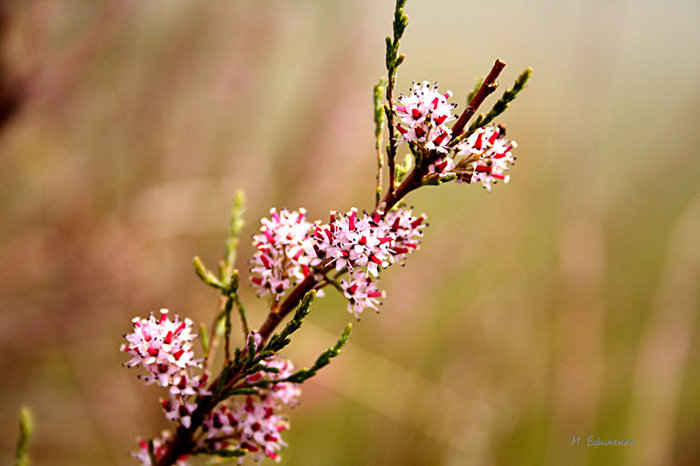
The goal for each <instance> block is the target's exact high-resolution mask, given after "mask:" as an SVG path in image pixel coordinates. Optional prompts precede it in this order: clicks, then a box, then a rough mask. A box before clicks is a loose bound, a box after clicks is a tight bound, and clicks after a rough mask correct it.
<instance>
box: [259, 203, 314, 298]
mask: <svg viewBox="0 0 700 466" xmlns="http://www.w3.org/2000/svg"><path fill="white" fill-rule="evenodd" d="M260 222H261V223H262V227H261V228H260V230H261V231H262V234H259V235H255V236H254V237H253V246H254V247H255V248H256V249H257V252H256V253H255V255H254V256H253V260H252V261H251V263H252V269H251V272H252V274H253V276H252V277H251V278H250V280H251V281H252V282H253V286H255V287H256V288H257V294H258V296H265V295H266V294H268V293H269V294H271V295H272V296H273V298H274V299H275V300H279V299H280V297H281V296H282V295H284V293H285V292H286V291H287V290H288V289H289V288H291V287H292V286H294V285H295V284H296V282H297V281H298V280H301V279H303V278H304V277H305V276H306V275H308V274H309V261H310V260H311V259H310V258H309V257H308V256H307V255H306V252H305V251H306V249H308V247H309V246H310V243H311V238H309V236H308V232H309V230H310V229H311V227H312V225H311V224H310V223H309V222H307V221H306V211H305V210H304V209H299V211H292V212H289V211H288V210H287V209H282V211H281V212H279V213H278V212H277V211H276V210H275V209H272V210H270V218H269V219H268V218H263V219H262V220H261V221H260Z"/></svg>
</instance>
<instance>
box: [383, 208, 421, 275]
mask: <svg viewBox="0 0 700 466" xmlns="http://www.w3.org/2000/svg"><path fill="white" fill-rule="evenodd" d="M425 219H426V216H425V214H423V215H421V216H420V217H414V216H413V210H412V209H408V208H406V207H400V208H398V209H396V210H393V211H391V212H389V213H388V214H386V216H385V217H384V222H385V223H386V225H387V226H388V231H389V232H391V234H392V235H393V237H394V238H395V239H394V245H393V247H392V250H391V251H392V253H391V255H390V256H389V260H390V261H391V262H392V263H394V262H398V261H401V260H404V259H405V258H406V256H407V255H408V254H410V253H411V252H413V251H415V250H417V249H418V248H419V247H420V239H419V238H421V237H422V236H423V232H422V231H421V230H422V229H423V228H425V226H426V223H425Z"/></svg>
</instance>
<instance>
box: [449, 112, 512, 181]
mask: <svg viewBox="0 0 700 466" xmlns="http://www.w3.org/2000/svg"><path fill="white" fill-rule="evenodd" d="M515 147H517V144H516V143H515V141H509V140H507V139H505V128H503V127H500V126H499V127H495V126H493V125H491V126H486V127H482V128H479V129H478V130H477V131H475V132H474V133H473V134H472V135H471V136H469V137H468V138H467V139H466V140H465V141H462V142H461V143H460V144H458V145H457V148H456V150H458V151H459V155H463V156H465V159H463V161H464V162H466V163H465V164H463V163H462V161H460V163H459V165H460V168H459V169H458V170H457V171H458V178H457V182H465V183H476V182H479V181H480V182H481V183H482V184H483V185H484V188H486V189H487V190H488V191H489V192H491V183H496V182H498V181H499V180H501V181H503V182H504V183H507V182H508V179H509V176H508V175H505V174H504V172H506V171H507V170H508V169H509V168H510V165H512V164H513V162H514V161H515V157H513V155H512V153H511V150H512V149H514V148H515ZM462 165H464V166H462Z"/></svg>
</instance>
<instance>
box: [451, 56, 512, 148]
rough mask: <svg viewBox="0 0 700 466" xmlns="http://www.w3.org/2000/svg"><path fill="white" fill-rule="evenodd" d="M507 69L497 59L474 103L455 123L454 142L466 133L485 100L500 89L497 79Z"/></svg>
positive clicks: (453, 130) (503, 63) (470, 103)
mask: <svg viewBox="0 0 700 466" xmlns="http://www.w3.org/2000/svg"><path fill="white" fill-rule="evenodd" d="M505 67H506V64H505V62H502V61H501V59H500V58H499V59H497V60H496V63H494V64H493V68H491V72H490V73H489V75H488V76H486V79H484V82H483V84H482V85H481V87H480V88H479V90H478V91H477V93H476V95H475V96H474V98H473V99H472V101H471V102H469V105H467V108H465V109H464V112H462V115H460V117H459V120H457V123H455V124H454V126H453V127H452V139H453V140H454V139H455V138H457V137H459V136H460V135H461V134H462V133H463V132H464V127H465V126H466V125H467V122H469V119H470V118H471V117H472V116H474V114H475V113H476V110H477V109H478V108H479V106H480V105H481V103H482V102H483V101H484V99H486V97H488V96H489V94H491V93H492V92H493V91H495V90H496V88H497V87H498V83H497V82H496V79H498V75H499V74H501V71H503V68H505Z"/></svg>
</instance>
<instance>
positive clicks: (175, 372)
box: [121, 309, 209, 427]
mask: <svg viewBox="0 0 700 466" xmlns="http://www.w3.org/2000/svg"><path fill="white" fill-rule="evenodd" d="M160 312H161V316H160V319H158V320H156V318H155V316H154V315H153V314H151V316H150V317H149V318H148V319H139V318H138V317H137V318H135V319H134V320H133V322H134V332H133V333H129V334H127V335H124V337H125V338H126V339H127V341H128V342H129V343H128V344H123V345H122V347H121V350H122V351H126V352H127V353H129V354H131V355H132V356H133V357H132V358H131V360H130V361H128V362H127V363H126V364H124V365H125V366H129V367H133V366H137V365H142V366H144V367H145V368H146V369H148V371H149V372H150V375H148V376H144V377H141V376H140V378H142V379H144V380H145V381H146V384H147V385H148V384H151V383H154V382H155V383H157V384H158V385H160V386H162V387H169V393H170V400H161V404H162V406H163V409H164V410H165V417H166V418H167V419H168V420H170V421H179V422H180V423H181V424H182V425H183V426H185V427H189V426H190V424H191V415H192V413H193V412H194V409H195V408H196V407H197V405H196V403H193V402H192V400H191V398H190V397H192V396H194V395H206V394H209V392H207V391H206V390H205V388H204V384H205V382H206V378H207V377H206V375H205V376H204V377H202V378H200V377H198V376H193V375H191V374H188V370H187V369H188V368H189V369H190V370H191V368H193V367H200V364H199V361H195V360H194V352H193V351H192V340H193V339H194V338H195V337H196V335H193V334H192V328H191V327H192V321H191V320H190V319H185V320H184V321H180V320H179V318H178V317H175V320H174V321H171V320H170V319H169V318H168V310H167V309H161V311H160ZM190 372H191V371H190Z"/></svg>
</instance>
